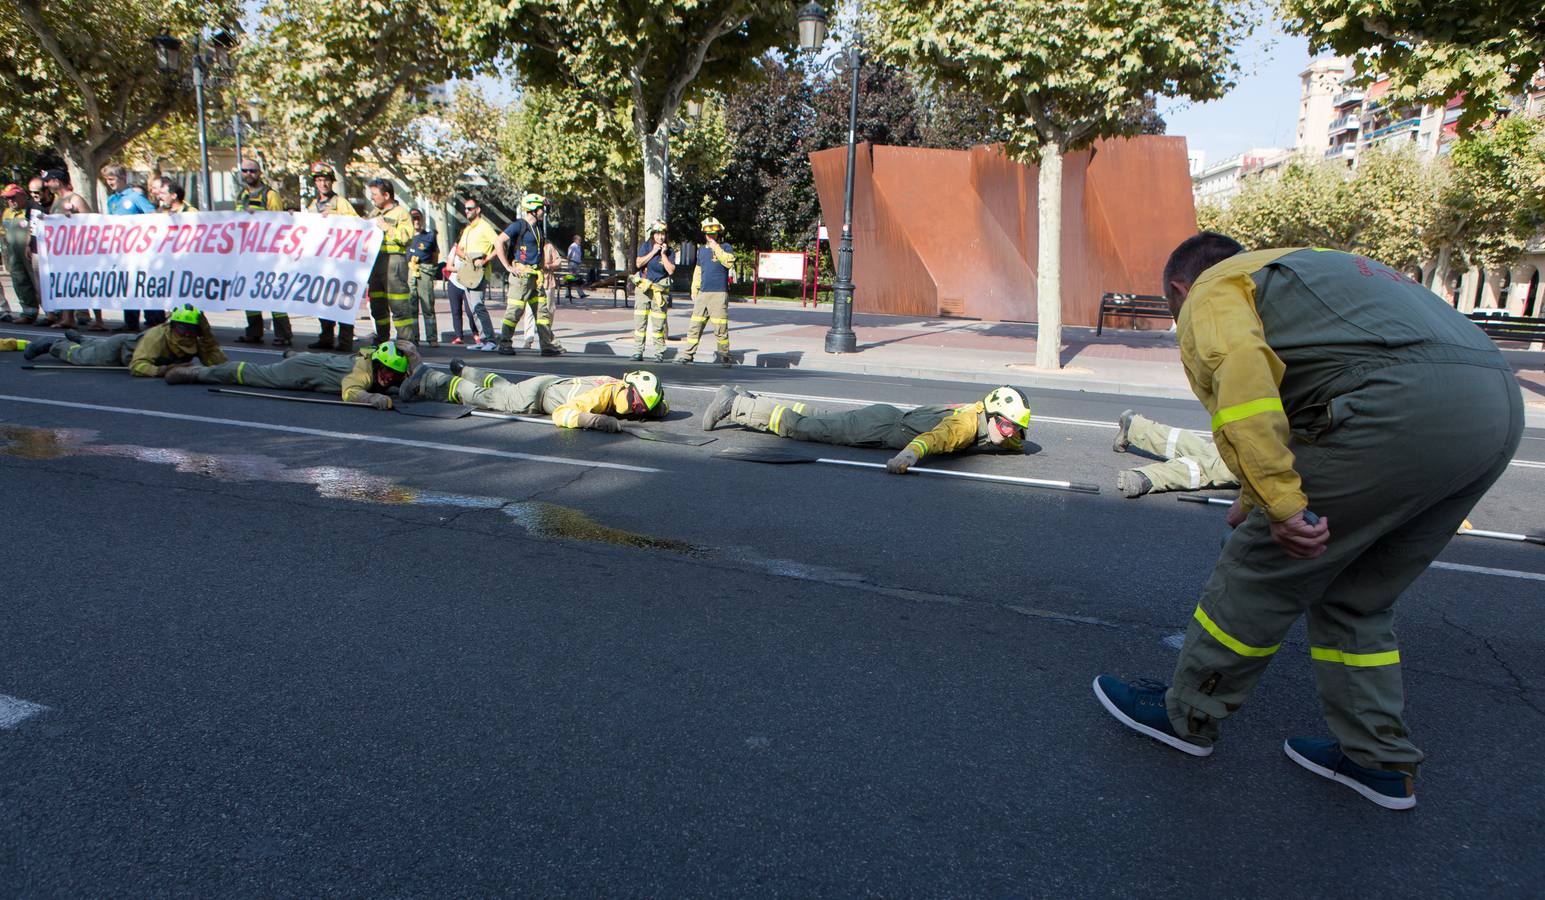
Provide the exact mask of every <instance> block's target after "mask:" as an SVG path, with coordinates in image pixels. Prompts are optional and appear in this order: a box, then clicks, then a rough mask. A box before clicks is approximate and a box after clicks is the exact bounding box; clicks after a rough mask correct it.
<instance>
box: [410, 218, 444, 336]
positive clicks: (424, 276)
mask: <svg viewBox="0 0 1545 900" xmlns="http://www.w3.org/2000/svg"><path fill="white" fill-rule="evenodd" d="M420 238H425V239H426V240H425V241H420V240H419V239H420ZM415 247H418V248H419V249H418V251H417V254H416V253H415V250H414V248H415ZM418 254H422V255H423V257H424V259H423V260H422V261H420V260H419V255H418ZM439 256H440V254H439V242H438V238H437V237H436V235H435V233H434V232H433V231H422V232H419V233H418V234H415V235H413V239H412V240H410V241H409V242H408V284H409V285H410V286H411V287H410V289H409V293H411V294H412V295H413V296H412V297H411V299H410V300H409V302H408V306H409V307H410V308H413V309H414V310H416V311H417V312H418V313H421V314H422V315H423V317H424V340H425V341H426V342H428V344H429V345H430V346H431V347H432V346H435V345H436V344H438V343H439V341H440V326H439V324H438V323H437V322H436V320H435V279H436V278H438V277H439V270H440V261H439ZM416 324H417V323H416V321H415V327H416Z"/></svg>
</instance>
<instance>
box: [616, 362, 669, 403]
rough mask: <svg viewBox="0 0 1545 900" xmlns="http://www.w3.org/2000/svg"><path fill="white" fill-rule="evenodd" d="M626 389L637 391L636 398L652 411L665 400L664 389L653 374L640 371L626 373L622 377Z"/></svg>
mask: <svg viewBox="0 0 1545 900" xmlns="http://www.w3.org/2000/svg"><path fill="white" fill-rule="evenodd" d="M622 380H623V382H624V383H626V384H627V385H628V387H631V388H633V389H634V390H635V391H638V396H639V397H640V398H641V399H642V400H643V401H644V406H645V407H646V408H648V409H654V408H655V407H656V406H659V405H660V401H661V400H663V399H665V387H664V386H663V385H661V384H660V379H658V378H656V377H655V374H654V373H653V372H645V371H643V370H642V369H641V370H639V371H637V372H627V373H625V374H624V375H623V376H622Z"/></svg>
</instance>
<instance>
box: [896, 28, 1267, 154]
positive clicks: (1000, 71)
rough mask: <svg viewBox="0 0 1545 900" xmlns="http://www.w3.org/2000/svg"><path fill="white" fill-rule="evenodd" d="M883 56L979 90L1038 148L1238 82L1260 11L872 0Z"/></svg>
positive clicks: (1016, 144)
mask: <svg viewBox="0 0 1545 900" xmlns="http://www.w3.org/2000/svg"><path fill="white" fill-rule="evenodd" d="M869 9H870V12H871V13H872V21H873V23H874V26H875V31H874V34H873V36H872V37H873V41H874V44H875V46H876V48H877V49H878V51H879V53H880V54H881V56H883V57H885V58H887V59H889V60H891V61H893V62H896V63H898V64H900V65H904V66H907V67H909V68H911V69H913V70H914V71H917V72H919V73H921V74H922V75H923V76H924V77H925V78H926V79H927V80H928V81H929V82H930V83H935V84H949V85H954V86H956V87H958V88H961V89H964V90H967V91H969V92H971V93H972V94H974V95H976V96H979V97H981V98H982V99H983V100H984V102H986V103H988V104H989V105H990V106H991V107H992V108H993V109H995V110H996V111H997V112H998V113H999V116H1000V119H999V121H1000V123H1001V125H1002V127H1003V129H1004V132H1005V137H1006V138H1007V139H1008V144H1009V148H1010V151H1011V152H1012V153H1014V154H1015V155H1016V156H1018V157H1019V158H1021V159H1035V158H1038V156H1039V154H1040V152H1041V148H1042V147H1043V146H1046V145H1050V146H1055V147H1057V148H1058V149H1059V150H1061V151H1067V150H1071V149H1076V148H1079V147H1085V146H1088V145H1089V144H1090V143H1092V142H1094V141H1095V140H1098V139H1100V138H1102V137H1112V136H1116V135H1127V134H1136V133H1140V132H1141V130H1142V129H1143V128H1144V127H1145V120H1144V117H1143V115H1142V114H1141V111H1142V110H1143V109H1144V107H1145V106H1147V105H1148V104H1149V103H1150V98H1151V96H1152V95H1154V94H1162V95H1164V96H1167V97H1180V96H1184V97H1189V98H1191V99H1194V100H1210V99H1215V98H1217V97H1221V96H1222V95H1223V94H1224V92H1225V91H1227V90H1228V89H1229V88H1230V87H1232V86H1233V78H1234V75H1235V73H1236V71H1237V65H1236V63H1235V62H1234V59H1233V55H1232V47H1234V46H1235V45H1236V44H1237V43H1238V42H1239V41H1240V40H1241V39H1242V38H1243V37H1244V36H1245V35H1246V34H1248V32H1249V30H1250V27H1251V22H1250V19H1249V16H1248V15H1247V11H1246V10H1245V9H1244V8H1243V7H1241V6H1240V5H1239V4H1236V3H1233V2H1229V0H1104V2H1099V3H1090V2H1087V0H872V2H871V3H870V4H869Z"/></svg>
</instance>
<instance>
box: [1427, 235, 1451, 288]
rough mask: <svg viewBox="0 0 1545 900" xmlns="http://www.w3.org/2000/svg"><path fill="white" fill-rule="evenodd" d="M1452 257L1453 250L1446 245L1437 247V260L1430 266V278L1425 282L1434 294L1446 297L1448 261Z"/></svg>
mask: <svg viewBox="0 0 1545 900" xmlns="http://www.w3.org/2000/svg"><path fill="white" fill-rule="evenodd" d="M1452 258H1453V251H1452V250H1451V249H1450V248H1449V247H1448V246H1446V245H1445V246H1443V247H1441V248H1439V249H1438V262H1437V264H1436V265H1434V266H1433V267H1432V280H1431V281H1429V282H1428V283H1427V288H1428V289H1429V290H1431V291H1432V292H1433V293H1434V294H1437V295H1438V296H1439V297H1442V298H1443V299H1444V300H1447V299H1448V274H1449V261H1450V260H1451V259H1452Z"/></svg>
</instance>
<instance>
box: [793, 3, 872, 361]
mask: <svg viewBox="0 0 1545 900" xmlns="http://www.w3.org/2000/svg"><path fill="white" fill-rule="evenodd" d="M826 22H827V19H826V10H824V9H822V8H821V5H820V4H819V3H814V2H811V3H807V4H805V6H804V8H802V9H801V10H800V11H799V49H801V50H803V51H806V52H814V51H815V50H817V49H819V48H820V47H821V45H822V44H824V43H825V42H826ZM860 61H861V59H860V56H859V51H858V47H857V46H847V47H844V48H843V49H842V50H841V51H840V55H839V56H838V58H837V61H836V62H837V66H836V69H837V72H838V73H839V74H841V73H843V72H844V71H846V74H847V75H848V76H849V78H850V80H851V85H850V93H849V97H848V168H847V173H846V175H845V176H844V178H843V186H842V237H841V239H840V242H839V243H838V245H837V279H836V280H835V281H834V282H832V327H831V328H830V329H829V330H828V331H827V332H826V352H827V353H852V352H854V351H856V350H857V349H858V335H856V334H854V333H853V167H854V165H855V162H856V159H857V155H858V67H859V63H860ZM816 252H817V253H819V252H820V244H819V243H818V244H817V245H816Z"/></svg>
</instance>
